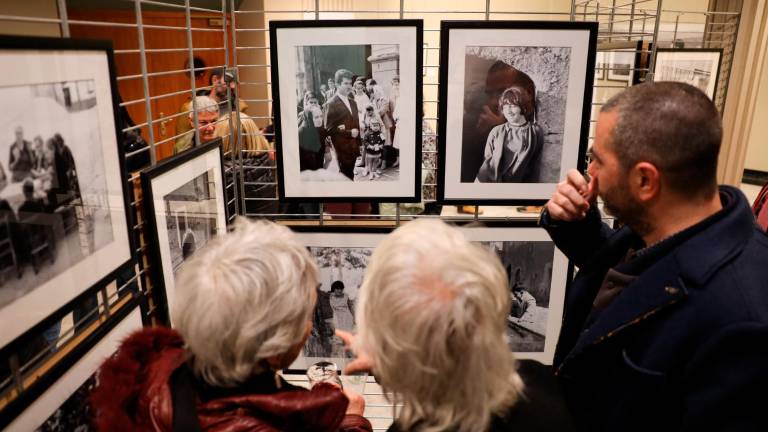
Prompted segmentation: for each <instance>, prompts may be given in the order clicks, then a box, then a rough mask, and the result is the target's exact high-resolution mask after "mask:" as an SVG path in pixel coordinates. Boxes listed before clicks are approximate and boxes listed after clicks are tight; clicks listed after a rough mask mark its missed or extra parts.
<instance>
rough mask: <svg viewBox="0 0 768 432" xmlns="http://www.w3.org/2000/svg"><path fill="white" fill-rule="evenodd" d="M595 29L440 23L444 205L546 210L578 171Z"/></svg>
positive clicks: (522, 23) (586, 123)
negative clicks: (555, 193)
mask: <svg viewBox="0 0 768 432" xmlns="http://www.w3.org/2000/svg"><path fill="white" fill-rule="evenodd" d="M596 38H597V23H589V22H578V23H577V22H536V21H491V22H478V21H443V22H442V24H441V45H440V97H439V99H440V107H439V118H440V120H441V121H440V123H439V126H440V130H439V133H438V136H439V144H440V145H439V151H438V157H439V159H438V160H439V170H438V200H440V201H442V202H445V203H452V204H491V205H493V204H496V205H499V204H507V205H513V204H542V203H544V202H545V200H546V199H547V198H549V196H550V195H551V194H552V192H553V191H554V189H555V186H556V184H557V183H558V182H559V181H560V179H561V178H563V176H564V175H565V173H566V172H567V171H568V170H569V169H571V168H582V165H583V159H584V158H583V155H584V152H585V150H586V146H587V136H588V132H589V113H590V108H591V106H590V103H591V101H592V84H593V81H594V77H595V70H594V69H593V68H594V66H595V46H596Z"/></svg>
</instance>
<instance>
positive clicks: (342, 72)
mask: <svg viewBox="0 0 768 432" xmlns="http://www.w3.org/2000/svg"><path fill="white" fill-rule="evenodd" d="M344 78H348V79H349V80H350V81H351V80H352V71H349V70H346V69H339V70H337V71H336V73H335V74H334V75H333V80H334V82H336V85H339V84H341V80H343V79H344Z"/></svg>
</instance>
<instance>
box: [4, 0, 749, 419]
mask: <svg viewBox="0 0 768 432" xmlns="http://www.w3.org/2000/svg"><path fill="white" fill-rule="evenodd" d="M195 3H196V2H195V1H192V0H184V1H177V2H175V3H174V2H171V0H169V1H151V0H133V1H126V2H124V4H127V5H128V9H126V11H127V12H128V14H127V18H124V19H118V18H110V17H107V18H106V19H88V18H80V17H78V16H76V14H75V15H73V16H69V14H68V8H67V7H68V4H67V1H66V0H58V6H59V18H46V17H36V16H16V15H3V14H2V11H0V20H2V21H13V22H22V23H37V24H49V25H57V26H59V28H60V34H61V36H62V37H70V36H71V33H72V31H71V30H73V29H77V28H104V29H128V30H131V31H133V34H134V37H133V39H131V40H130V43H129V44H128V45H126V46H120V47H118V46H116V49H115V57H116V58H120V57H125V58H132V59H135V61H133V63H135V67H136V68H137V69H134V70H129V71H120V70H118V77H117V79H118V83H123V82H126V83H127V82H134V83H136V82H138V83H140V84H141V85H140V88H141V89H140V91H139V92H138V93H137V94H136V95H135V96H134V97H131V98H129V99H125V100H124V101H123V102H122V103H121V106H122V107H125V108H126V109H131V110H133V112H136V111H137V109H138V110H139V111H140V112H143V116H136V118H135V119H134V120H136V124H135V125H134V126H130V127H127V128H124V129H123V132H124V133H125V132H130V131H136V130H140V131H141V132H142V136H143V137H144V138H145V140H146V142H147V145H148V146H147V147H146V148H144V149H140V150H137V151H135V152H132V153H128V154H127V155H126V156H127V157H134V158H135V157H140V156H141V155H142V154H146V155H148V156H149V157H148V159H149V164H150V165H154V164H155V163H157V161H158V151H159V150H160V149H161V148H163V146H166V147H167V145H168V143H173V141H175V140H176V139H178V138H179V137H180V135H178V134H177V135H173V136H170V137H165V136H162V135H161V134H156V131H158V130H159V128H160V127H161V126H163V125H164V124H165V123H167V122H169V121H175V120H177V119H178V118H179V117H184V116H188V115H190V114H191V115H192V116H193V118H194V120H195V121H196V113H195V111H194V109H191V110H188V111H181V112H173V113H166V112H156V111H155V110H153V106H155V104H156V103H157V102H158V101H162V100H165V99H172V98H178V97H182V98H188V97H191V96H192V95H194V94H195V93H196V92H197V91H198V90H201V89H202V90H209V89H210V88H211V87H210V86H208V85H206V84H204V85H202V86H200V85H198V84H199V81H196V79H195V73H196V72H205V73H206V74H207V72H208V71H210V70H211V69H213V68H215V67H217V66H224V67H233V68H235V69H236V71H237V73H238V75H239V76H240V89H241V90H240V92H238V95H240V94H243V95H245V96H244V97H243V98H242V100H243V102H246V103H248V104H250V105H251V106H252V109H253V111H251V112H249V117H251V118H252V119H254V120H256V121H257V122H258V123H259V125H260V126H262V127H264V126H266V125H267V124H268V123H269V122H271V121H272V120H273V119H272V116H271V115H270V112H271V104H272V100H271V96H270V91H271V90H270V84H271V83H270V80H269V78H268V77H269V73H268V71H269V67H270V65H269V55H268V53H269V46H268V37H267V35H268V26H269V24H268V23H269V21H270V20H271V19H308V20H311V19H352V18H361V19H374V18H390V19H391V18H421V19H424V20H425V28H424V42H425V47H424V71H423V74H424V84H423V85H424V88H423V90H424V110H425V117H424V120H425V123H426V124H427V125H428V126H429V129H431V132H430V131H429V130H428V129H427V128H425V133H424V134H423V139H424V140H425V143H426V144H425V145H423V155H422V162H423V168H422V169H423V170H425V171H426V172H427V176H426V178H427V180H426V181H425V182H424V183H423V197H424V202H425V203H430V202H434V196H435V193H434V189H435V186H436V184H435V183H436V182H435V180H434V179H435V166H436V163H435V161H436V158H437V150H436V148H437V146H436V142H435V140H436V139H437V135H436V133H435V132H434V131H436V130H437V122H438V121H439V119H438V118H437V111H438V110H437V103H438V100H437V94H438V91H437V90H438V86H439V82H438V80H437V77H438V75H439V74H438V68H439V64H438V62H439V49H440V48H439V40H440V39H439V37H440V36H439V33H440V30H439V27H440V24H439V23H440V20H441V19H452V20H457V19H462V20H469V19H481V20H508V19H518V20H525V19H528V20H585V21H598V22H599V23H600V30H599V42H600V43H601V44H605V45H604V47H605V48H604V49H602V50H601V51H610V50H614V49H613V48H611V45H610V44H612V43H617V42H632V41H637V40H640V39H643V40H647V41H649V42H652V44H653V47H652V48H651V49H641V50H635V49H627V48H617V49H619V50H624V51H626V52H633V53H638V54H648V55H649V56H650V57H649V59H650V61H649V63H648V64H647V66H646V67H637V68H633V72H638V73H643V74H645V77H646V78H645V79H647V80H652V79H653V76H652V73H650V71H652V70H653V65H652V62H653V60H652V59H653V54H654V53H655V49H656V47H658V46H664V44H671V43H672V42H673V41H675V40H676V39H680V37H679V36H683V39H684V40H686V41H687V42H686V43H688V44H689V46H697V44H696V43H695V41H700V42H699V44H698V46H700V47H714V48H722V49H723V59H722V67H721V72H720V74H721V79H720V80H719V85H718V91H717V97H716V104H717V105H718V107H719V108H722V106H723V104H724V100H725V97H726V94H725V89H727V85H728V77H729V75H730V73H729V72H730V64H731V61H732V57H733V50H734V46H735V40H736V33H737V30H738V23H739V14H738V12H708V11H703V12H702V11H663V10H661V11H660V9H662V1H661V0H637V1H630V0H610V1H602V2H598V1H593V0H589V1H573V2H570V4H566V5H564V7H562V8H560V9H557V8H555V9H554V10H548V11H537V10H530V9H531V8H529V9H528V10H514V8H512V7H511V6H510V3H509V2H505V1H503V0H475V1H466V2H462V3H461V7H457V8H455V9H453V10H445V9H442V8H441V6H440V2H424V1H416V0H392V1H389V2H382V1H377V2H373V1H371V2H366V1H354V2H353V1H352V0H295V1H287V0H286V1H270V0H264V1H249V0H243V1H238V2H236V1H235V0H221V2H220V5H219V3H218V2H217V3H216V4H217V7H215V8H211V7H210V6H208V7H200V6H198V5H195ZM210 3H211V2H207V3H206V4H208V5H210ZM369 3H370V5H369ZM384 6H387V7H384ZM533 9H535V7H533ZM156 10H162V11H165V12H168V13H176V14H180V15H183V18H184V22H183V23H182V24H176V25H169V24H158V23H150V22H147V20H148V19H149V18H151V14H150V13H149V12H151V11H156ZM691 15H703V16H704V17H705V23H704V25H703V27H701V28H696V29H692V28H683V27H684V26H681V25H680V24H681V22H684V18H685V17H687V16H691ZM199 16H203V17H205V18H206V19H215V18H219V19H220V21H221V22H220V24H219V25H220V28H211V27H210V26H209V27H199V26H193V25H192V23H193V22H194V21H195V20H196V19H197V18H198V17H199ZM254 17H257V18H259V21H260V22H261V25H252V22H253V19H252V18H254ZM209 22H213V21H209ZM158 32H172V33H177V34H181V35H184V42H182V43H178V44H175V45H168V46H160V47H158V46H153V45H152V42H153V36H152V35H154V34H157V33H158ZM214 32H215V33H221V34H222V43H221V46H199V47H198V46H195V42H194V41H195V35H196V34H199V33H214ZM258 34H260V35H261V38H260V41H261V43H253V41H254V40H256V41H258V40H259V38H258V37H257V38H254V37H253V36H254V35H258ZM129 39H130V38H129ZM233 48H234V49H233ZM206 52H219V53H221V54H223V60H222V61H221V63H220V64H215V65H210V66H205V67H202V68H198V69H195V68H194V67H181V68H179V67H177V68H168V69H163V70H156V69H154V68H153V59H155V58H157V57H159V56H165V55H170V54H172V53H183V54H185V55H187V57H188V59H189V61H190V62H189V64H190V65H194V57H196V55H198V54H200V53H206ZM257 54H262V56H261V57H263V61H252V60H253V59H254V58H258V57H259V55H257ZM603 69H606V67H605V66H603ZM257 70H263V71H266V72H267V73H264V74H262V75H263V76H264V77H266V78H264V79H249V77H250V76H258V74H253V73H249V72H253V71H257ZM606 72H607V70H606ZM185 75H186V76H185ZM169 81H174V82H182V83H184V82H187V83H188V85H185V86H182V87H183V88H179V89H176V90H173V91H167V92H163V91H158V90H156V87H155V86H153V83H156V82H169ZM625 87H626V86H625V85H617V84H612V83H596V85H595V89H596V92H595V96H594V99H593V116H592V121H593V124H594V121H595V119H596V116H595V113H596V112H598V111H599V109H600V106H601V105H602V104H603V102H604V99H603V98H604V97H605V93H609V92H614V91H620V89H621V88H625ZM246 89H247V90H246ZM601 93H603V94H601ZM254 94H255V95H256V96H253V95H254ZM235 112H236V113H237V114H236V115H235V116H234V117H235V118H234V119H232V120H230V131H231V132H230V138H231V142H232V143H233V146H232V149H233V151H231V152H229V153H227V154H226V155H225V156H227V157H228V160H229V162H230V163H229V164H228V168H227V174H228V176H226V177H227V178H228V179H229V180H228V182H227V185H226V200H227V207H228V209H229V210H230V212H229V217H230V220H231V219H232V218H234V217H235V215H237V214H244V215H247V216H251V217H266V218H270V219H286V218H291V217H308V218H310V219H311V220H310V222H312V221H314V222H315V223H319V224H323V221H324V219H323V218H322V215H321V213H322V207H321V211H320V213H318V214H293V215H292V214H290V213H287V214H286V212H285V211H284V209H280V208H279V206H278V205H277V202H276V200H277V198H276V187H275V186H276V183H275V182H274V181H273V182H262V183H258V184H249V183H248V181H236V179H244V178H245V176H244V174H245V172H246V170H248V169H252V168H257V169H266V170H271V169H274V168H272V167H268V166H262V167H248V166H245V161H246V159H247V158H246V157H244V154H243V151H242V150H241V149H242V148H243V144H242V141H243V140H244V139H245V138H247V135H244V133H243V131H241V130H240V129H239V124H240V122H239V120H240V114H239V111H237V110H236V111H235ZM236 120H237V121H236ZM188 133H194V132H188ZM156 135H157V136H156ZM263 135H265V136H266V137H269V134H268V133H265V134H263ZM591 135H592V134H591ZM430 178H431V180H430ZM248 186H262V187H267V188H271V189H273V190H274V191H275V194H273V195H272V196H271V197H270V196H266V197H261V196H250V194H249V193H248V192H249V191H248ZM127 187H128V188H129V189H130V190H132V191H134V198H133V200H132V202H131V208H132V209H133V210H134V211H136V213H137V217H136V218H135V222H136V224H135V226H134V227H133V228H134V234H135V236H136V238H137V239H138V240H139V242H137V244H139V245H140V246H139V248H138V249H137V253H138V255H139V264H138V266H137V267H136V268H135V269H134V270H133V271H132V273H131V275H126V277H125V278H123V279H122V280H121V283H120V284H119V285H120V286H117V284H116V283H115V284H112V285H110V286H109V287H107V288H105V289H103V290H101V291H100V293H99V296H98V308H96V309H94V310H93V311H92V312H91V316H90V317H85V318H82V319H81V321H84V320H86V319H90V318H93V317H94V315H95V316H97V317H100V318H107V317H108V316H109V314H110V310H111V309H112V308H113V307H114V306H115V305H117V304H118V303H119V301H120V295H119V293H120V292H122V291H123V290H125V289H127V288H129V287H133V286H138V289H140V290H141V292H142V293H143V294H144V295H145V296H146V297H147V298H148V300H149V307H148V308H147V311H146V312H147V318H148V319H150V320H157V319H158V318H160V317H158V316H157V311H158V308H157V303H156V302H157V299H155V296H154V294H155V293H153V290H152V283H151V278H150V274H151V271H152V269H151V268H149V267H148V260H147V255H146V254H147V245H146V243H145V239H144V235H143V233H142V229H143V227H144V221H143V220H142V219H141V217H142V216H141V211H140V210H141V206H142V199H141V196H140V187H139V186H138V175H137V174H133V175H132V176H131V177H130V178H129V179H128V180H127ZM257 201H264V202H270V203H273V205H274V208H277V209H278V211H275V212H271V213H270V212H250V211H248V209H249V205H248V203H249V202H257ZM391 207H393V208H392V210H391V211H390V214H389V215H383V214H382V215H378V216H376V218H377V220H378V221H380V222H381V221H384V222H385V223H389V224H395V225H399V223H400V222H401V221H403V220H407V219H411V218H415V217H442V218H444V219H451V218H450V217H446V216H445V215H443V216H439V215H433V216H426V215H425V216H415V215H410V214H406V212H407V209H405V208H402V207H401V206H399V205H394V206H391ZM336 216H341V217H347V218H360V217H362V218H370V217H371V216H370V215H365V216H361V215H336ZM471 217H472V218H473V219H475V220H490V219H495V218H498V217H496V216H492V217H491V216H485V215H482V214H480V213H479V212H478V211H477V209H476V211H475V213H474V215H471ZM501 218H502V219H507V218H508V217H506V216H501ZM77 324H78V323H75V322H73V320H71V319H70V320H68V321H67V320H65V322H64V324H63V326H62V330H61V333H60V336H59V340H58V341H57V342H56V343H55V344H54V345H52V347H49V349H46V350H45V351H43V352H39V353H37V355H35V356H34V357H33V358H32V360H30V361H28V362H27V363H26V364H24V365H20V364H19V363H18V361H16V362H15V363H14V358H13V357H14V356H11V358H10V359H8V360H9V363H12V364H11V365H10V366H11V367H10V369H11V370H14V371H15V373H14V374H13V376H10V377H0V409H1V407H2V404H3V402H7V401H8V400H9V398H11V399H12V398H13V397H15V395H17V394H19V393H23V392H24V391H25V388H26V387H28V384H29V382H33V381H34V378H35V376H37V375H39V374H40V373H42V372H43V371H44V370H45V369H46V368H47V367H49V365H50V362H52V361H55V350H56V348H59V347H64V346H66V345H67V343H68V342H69V341H71V340H73V339H74V338H75V337H76V336H77V334H76V333H77V332H76V331H75V329H76V328H77ZM366 398H367V399H368V400H369V403H372V404H373V405H375V406H376V408H380V409H381V410H385V411H387V412H389V413H391V412H392V411H391V408H392V407H391V405H389V404H388V402H386V401H382V400H380V399H383V398H382V397H381V395H380V394H375V395H374V394H366ZM377 398H378V399H377ZM374 399H376V400H375V401H374ZM377 404H381V405H382V406H378V405H377ZM373 405H369V406H373ZM381 421H382V422H383V424H377V425H376V426H377V430H378V429H381V430H384V429H386V422H387V421H391V416H390V415H388V414H386V413H385V414H384V415H382V419H381ZM377 422H379V421H377Z"/></svg>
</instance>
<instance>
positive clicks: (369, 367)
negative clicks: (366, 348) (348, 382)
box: [336, 330, 373, 375]
mask: <svg viewBox="0 0 768 432" xmlns="http://www.w3.org/2000/svg"><path fill="white" fill-rule="evenodd" d="M336 336H338V337H339V338H341V340H342V341H344V347H345V348H346V349H347V350H348V351H350V352H352V353H353V354H354V355H355V359H354V360H352V361H351V362H350V363H348V364H347V367H346V368H344V373H345V374H348V375H351V374H354V373H359V372H367V373H372V372H373V362H372V361H371V358H370V357H369V356H368V354H366V353H364V352H361V351H360V350H357V352H355V351H353V350H352V348H353V346H354V345H355V336H354V335H353V334H352V333H350V332H347V331H344V330H336Z"/></svg>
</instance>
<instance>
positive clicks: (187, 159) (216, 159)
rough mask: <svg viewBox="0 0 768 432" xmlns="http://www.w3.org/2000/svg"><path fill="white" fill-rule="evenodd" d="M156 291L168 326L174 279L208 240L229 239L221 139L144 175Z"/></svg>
mask: <svg viewBox="0 0 768 432" xmlns="http://www.w3.org/2000/svg"><path fill="white" fill-rule="evenodd" d="M141 184H142V191H143V196H144V201H145V206H146V207H145V208H146V215H147V228H148V233H149V235H150V242H149V245H150V247H151V249H150V257H151V263H150V265H151V268H152V273H153V275H156V278H155V281H154V282H155V284H157V285H156V286H155V289H160V290H161V292H164V294H165V298H166V306H167V313H168V322H169V323H171V324H173V323H172V322H171V321H170V317H171V312H172V310H171V309H172V308H173V300H174V297H175V295H176V282H175V281H176V274H177V273H178V271H179V269H181V267H182V266H184V263H185V262H186V261H187V260H188V259H189V258H190V257H191V256H192V255H193V254H194V253H195V252H196V251H199V250H201V249H203V248H204V247H205V245H206V243H208V242H209V241H210V240H212V239H213V238H215V237H217V236H221V235H224V234H226V232H227V218H226V213H225V203H224V182H223V163H222V154H221V138H218V139H216V140H214V141H212V142H209V143H207V144H204V145H202V146H200V147H196V148H193V149H191V150H187V151H185V152H183V153H181V154H179V155H177V156H174V157H172V158H170V159H166V160H164V161H163V162H161V163H159V164H158V165H155V166H154V167H151V168H149V169H147V170H145V171H143V172H142V173H141Z"/></svg>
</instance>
